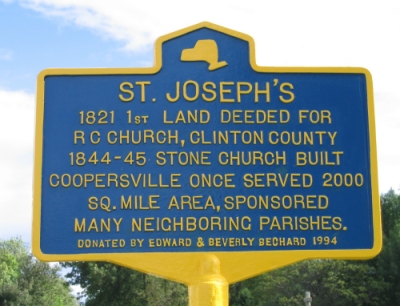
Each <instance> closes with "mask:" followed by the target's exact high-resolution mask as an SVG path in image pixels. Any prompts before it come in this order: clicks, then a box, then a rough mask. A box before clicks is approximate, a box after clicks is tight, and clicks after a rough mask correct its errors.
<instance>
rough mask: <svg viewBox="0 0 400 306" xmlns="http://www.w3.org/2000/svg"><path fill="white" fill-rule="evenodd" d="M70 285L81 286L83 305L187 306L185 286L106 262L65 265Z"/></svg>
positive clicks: (68, 263)
mask: <svg viewBox="0 0 400 306" xmlns="http://www.w3.org/2000/svg"><path fill="white" fill-rule="evenodd" d="M62 265H63V266H64V267H67V268H70V269H71V272H70V273H68V274H67V275H66V277H67V278H69V279H70V283H71V284H74V285H80V286H81V287H82V288H83V289H84V292H83V296H85V297H86V298H87V301H86V305H88V306H90V305H98V306H103V305H104V306H105V305H107V306H108V305H111V306H130V305H135V306H136V305H137V306H141V305H151V306H153V305H154V306H157V305H160V306H161V305H166V306H168V305H176V306H179V305H187V289H186V287H185V286H183V285H181V284H177V283H173V282H169V281H167V280H164V279H161V278H157V277H154V276H149V275H146V274H143V273H140V272H137V271H134V270H130V269H127V268H124V267H121V266H117V265H114V264H111V263H107V262H67V263H63V264H62Z"/></svg>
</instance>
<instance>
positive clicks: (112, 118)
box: [34, 27, 381, 257]
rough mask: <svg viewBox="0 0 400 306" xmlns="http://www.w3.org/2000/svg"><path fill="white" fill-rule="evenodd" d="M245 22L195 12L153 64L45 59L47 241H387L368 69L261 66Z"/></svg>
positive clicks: (68, 244) (77, 246)
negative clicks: (216, 21) (77, 64)
mask: <svg viewBox="0 0 400 306" xmlns="http://www.w3.org/2000/svg"><path fill="white" fill-rule="evenodd" d="M243 37H244V36H242V37H240V36H239V37H238V36H235V35H232V34H231V33H230V32H224V31H218V30H216V29H215V28H210V27H199V28H196V29H195V30H193V31H189V32H187V33H184V34H183V35H176V36H174V37H168V39H167V38H162V39H161V40H160V41H159V43H158V45H157V50H156V59H157V62H156V66H155V67H152V68H141V69H58V70H51V69H49V70H45V71H43V72H42V73H41V75H40V76H39V83H38V92H39V95H38V128H37V143H36V170H35V171H36V172H35V212H34V235H36V236H34V237H37V238H35V239H37V244H38V245H37V247H38V248H39V249H40V252H42V253H43V254H47V255H60V254H68V255H79V254H101V253H154V252H156V253H159V252H172V253H176V252H179V253H182V252H271V251H274V252H276V251H282V252H297V251H310V250H311V251H321V253H320V254H321V255H322V257H327V253H326V251H341V252H344V253H340V252H339V253H336V254H337V255H333V257H343V256H345V257H351V256H350V255H348V253H347V251H351V250H367V251H368V250H369V251H370V250H373V252H375V253H376V252H377V251H379V249H380V241H381V236H380V235H381V234H380V215H379V194H378V189H377V170H376V167H377V166H376V149H375V131H374V117H373V115H374V114H373V100H372V99H373V98H372V83H371V76H370V74H369V72H368V71H366V70H365V69H361V68H289V67H288V68H270V67H258V66H257V65H256V64H255V59H254V50H253V47H254V46H253V42H252V40H248V39H247V38H246V39H243ZM246 37H247V36H246ZM323 251H325V252H323ZM370 255H371V252H370V253H368V256H370ZM357 256H359V255H357ZM359 257H360V256H359Z"/></svg>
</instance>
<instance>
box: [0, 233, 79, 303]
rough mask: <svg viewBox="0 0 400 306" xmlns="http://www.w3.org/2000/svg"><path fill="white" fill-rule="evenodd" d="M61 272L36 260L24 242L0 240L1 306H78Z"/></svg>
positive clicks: (56, 267)
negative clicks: (60, 274)
mask: <svg viewBox="0 0 400 306" xmlns="http://www.w3.org/2000/svg"><path fill="white" fill-rule="evenodd" d="M59 271H60V267H59V266H50V265H49V264H47V263H42V262H40V261H38V260H37V259H36V258H34V257H33V256H32V254H30V253H29V252H28V250H27V248H26V246H25V245H24V243H23V242H22V240H21V239H17V238H13V239H10V240H0V305H1V306H25V305H26V306H28V305H29V306H39V305H40V306H41V305H48V306H72V305H76V300H75V299H74V297H73V296H72V295H70V292H69V285H68V283H67V282H66V281H65V280H63V279H62V278H61V277H60V276H59Z"/></svg>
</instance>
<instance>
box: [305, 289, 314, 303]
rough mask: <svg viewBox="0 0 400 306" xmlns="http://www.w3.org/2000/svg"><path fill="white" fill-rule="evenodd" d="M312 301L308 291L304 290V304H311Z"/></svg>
mask: <svg viewBox="0 0 400 306" xmlns="http://www.w3.org/2000/svg"><path fill="white" fill-rule="evenodd" d="M311 302H312V297H311V293H310V291H306V297H305V298H304V303H306V306H311Z"/></svg>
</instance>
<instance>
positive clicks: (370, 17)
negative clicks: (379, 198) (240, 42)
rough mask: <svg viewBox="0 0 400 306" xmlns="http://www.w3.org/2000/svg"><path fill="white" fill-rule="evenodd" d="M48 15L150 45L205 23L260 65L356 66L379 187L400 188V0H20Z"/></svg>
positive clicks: (133, 46)
mask: <svg viewBox="0 0 400 306" xmlns="http://www.w3.org/2000/svg"><path fill="white" fill-rule="evenodd" d="M19 2H20V3H21V4H22V5H24V6H25V7H29V8H30V9H33V10H35V11H37V12H40V13H42V14H44V15H46V16H50V17H54V18H58V19H62V20H67V21H68V22H72V23H74V24H77V25H79V26H82V27H86V28H90V29H93V30H95V31H97V32H98V33H100V34H101V35H103V36H104V37H106V38H112V39H115V40H119V41H122V42H124V43H125V49H126V50H128V51H129V50H131V51H138V50H151V46H152V45H153V44H154V41H155V39H156V38H157V37H159V36H161V35H163V34H167V33H170V32H173V31H175V30H178V29H181V28H184V27H186V26H190V25H193V24H196V23H198V22H201V21H205V20H206V21H210V22H213V23H216V24H220V25H222V26H225V27H228V28H231V29H234V30H237V31H240V32H243V33H246V34H249V35H251V36H252V37H253V38H254V40H255V42H256V48H257V50H256V56H257V62H258V64H259V65H264V66H360V67H366V68H368V69H369V70H370V71H371V73H372V75H373V79H374V87H375V92H376V93H378V94H377V95H376V99H375V103H376V121H377V135H378V151H379V169H380V181H381V184H380V185H381V188H380V189H381V191H382V192H385V191H387V190H388V189H389V188H390V186H392V187H394V188H398V187H399V186H400V175H398V174H397V173H400V165H399V162H398V160H399V154H398V151H399V150H398V145H397V143H396V141H394V140H393V138H394V135H399V134H400V126H399V124H398V122H399V121H398V119H397V118H399V117H400V109H399V106H398V105H399V104H400V98H399V96H398V95H397V89H396V88H397V83H398V76H397V74H398V71H400V60H399V54H400V44H399V43H398V37H399V34H400V1H398V0H387V1H383V2H380V3H379V4H378V3H377V2H376V1H365V0H358V1H347V0H337V1H319V0H304V1H297V0H282V1H238V0H220V1H215V0H203V1H201V2H194V1H188V0H170V1H155V0H153V1H152V0H148V1H141V2H137V1H135V2H133V1H125V0H114V1H106V0H86V1H81V0H20V1H19Z"/></svg>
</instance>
